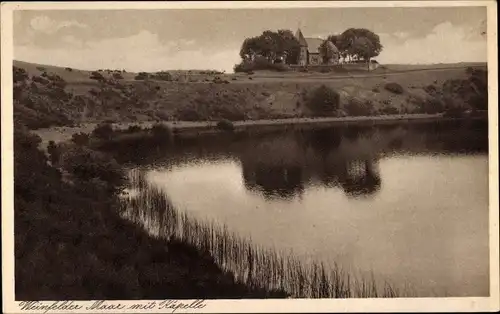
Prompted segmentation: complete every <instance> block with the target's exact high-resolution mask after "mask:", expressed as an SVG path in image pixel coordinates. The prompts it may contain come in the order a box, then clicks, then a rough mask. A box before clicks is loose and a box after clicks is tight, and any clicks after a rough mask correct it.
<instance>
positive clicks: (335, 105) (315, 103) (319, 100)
mask: <svg viewBox="0 0 500 314" xmlns="http://www.w3.org/2000/svg"><path fill="white" fill-rule="evenodd" d="M306 102H307V106H308V107H309V109H311V111H313V113H314V114H315V115H318V116H331V115H335V114H336V113H337V110H338V109H339V103H340V95H339V93H338V92H337V91H335V90H333V89H331V88H329V87H327V86H325V85H321V86H320V87H318V88H316V89H315V90H313V91H312V92H311V93H310V95H307V99H306Z"/></svg>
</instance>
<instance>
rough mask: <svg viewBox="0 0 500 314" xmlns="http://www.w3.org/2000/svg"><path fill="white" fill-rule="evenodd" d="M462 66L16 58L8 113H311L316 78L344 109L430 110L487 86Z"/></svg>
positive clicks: (192, 116) (36, 117)
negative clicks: (271, 66)
mask: <svg viewBox="0 0 500 314" xmlns="http://www.w3.org/2000/svg"><path fill="white" fill-rule="evenodd" d="M467 66H468V65H465V64H464V65H462V64H458V65H436V66H434V67H431V66H426V67H425V68H423V69H422V68H420V69H419V68H416V67H415V66H403V65H392V66H387V67H386V68H385V69H377V71H376V72H374V73H367V74H349V73H347V74H338V73H275V72H257V73H256V74H253V75H247V74H221V73H216V72H209V71H187V72H170V73H161V75H156V76H154V77H151V75H150V78H149V79H146V80H143V79H140V78H141V76H140V75H139V76H138V75H137V73H126V72H123V71H111V70H101V71H96V72H92V71H85V70H77V69H70V68H62V67H55V66H45V65H37V64H32V63H27V62H21V61H14V69H15V71H14V113H15V119H16V121H17V122H20V123H23V124H26V125H28V126H29V127H31V128H40V127H48V126H51V125H70V124H72V123H81V122H99V121H104V120H114V121H123V122H125V121H130V122H131V121H137V120H139V121H146V120H190V121H201V120H219V119H229V120H248V119H250V120H255V119H270V118H287V117H302V116H314V113H313V112H311V110H310V109H309V108H308V106H307V105H306V102H307V98H308V95H309V94H310V92H311V91H312V90H313V89H315V88H317V87H318V86H320V85H325V86H327V87H329V88H331V89H333V90H335V91H337V92H338V93H339V94H340V109H341V111H343V112H342V114H343V115H351V114H352V112H351V111H352V110H351V108H352V106H354V107H356V106H359V105H360V104H361V105H363V106H369V107H370V114H384V113H403V114H404V113H421V112H425V111H426V110H427V111H429V108H428V107H429V106H437V107H436V108H437V109H436V110H434V111H439V110H443V107H444V105H443V102H448V103H449V102H450V101H451V102H453V103H454V102H460V99H468V97H469V96H470V95H469V94H471V93H472V92H473V93H474V94H478V93H479V94H481V93H483V94H484V93H485V91H479V89H484V86H486V83H485V79H486V75H485V74H486V71H485V70H486V68H485V66H481V65H474V67H470V68H469V72H467V71H466V68H467ZM472 69H476V70H477V71H476V72H474V73H475V74H474V75H475V76H476V77H478V78H479V79H476V81H475V83H474V86H470V85H471V84H469V83H464V82H469V81H470V78H471V70H472ZM478 71H479V72H478ZM478 73H479V74H478ZM474 75H473V76H474ZM391 83H396V84H398V85H400V87H401V90H400V91H394V90H389V89H386V88H385V87H386V85H387V84H391ZM478 85H480V86H478ZM464 96H465V98H464ZM461 105H464V104H463V103H462V104H461ZM465 105H467V106H468V107H470V105H469V104H465ZM483 107H484V106H483ZM430 111H433V110H430Z"/></svg>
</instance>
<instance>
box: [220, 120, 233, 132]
mask: <svg viewBox="0 0 500 314" xmlns="http://www.w3.org/2000/svg"><path fill="white" fill-rule="evenodd" d="M217 128H218V129H219V130H223V131H234V124H233V123H232V122H231V121H229V120H227V119H224V120H221V121H219V122H217Z"/></svg>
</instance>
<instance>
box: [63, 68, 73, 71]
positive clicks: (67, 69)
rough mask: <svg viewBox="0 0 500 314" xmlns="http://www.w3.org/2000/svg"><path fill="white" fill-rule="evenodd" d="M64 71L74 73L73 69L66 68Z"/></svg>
mask: <svg viewBox="0 0 500 314" xmlns="http://www.w3.org/2000/svg"><path fill="white" fill-rule="evenodd" d="M64 70H66V71H68V72H73V69H72V68H64Z"/></svg>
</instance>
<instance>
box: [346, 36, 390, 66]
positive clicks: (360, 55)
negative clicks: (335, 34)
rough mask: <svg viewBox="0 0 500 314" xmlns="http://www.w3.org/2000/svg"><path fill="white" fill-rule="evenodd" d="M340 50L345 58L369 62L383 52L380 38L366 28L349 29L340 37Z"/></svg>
mask: <svg viewBox="0 0 500 314" xmlns="http://www.w3.org/2000/svg"><path fill="white" fill-rule="evenodd" d="M338 43H339V44H338V46H337V47H338V48H339V50H340V51H341V53H342V54H343V55H344V56H347V57H349V59H350V60H352V59H353V58H356V59H358V60H359V59H364V60H366V61H367V62H368V61H370V59H371V58H373V57H376V56H378V55H379V54H380V52H381V51H382V48H383V46H382V44H381V43H380V37H379V36H378V35H377V34H375V33H374V32H372V31H370V30H368V29H366V28H349V29H347V30H346V31H344V32H343V33H342V34H341V35H340V39H339V42H338Z"/></svg>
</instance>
